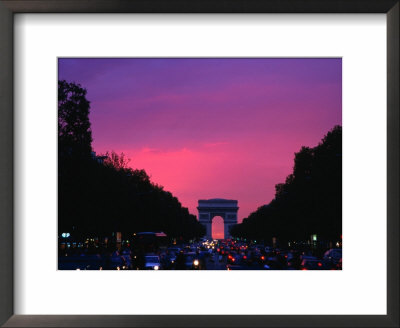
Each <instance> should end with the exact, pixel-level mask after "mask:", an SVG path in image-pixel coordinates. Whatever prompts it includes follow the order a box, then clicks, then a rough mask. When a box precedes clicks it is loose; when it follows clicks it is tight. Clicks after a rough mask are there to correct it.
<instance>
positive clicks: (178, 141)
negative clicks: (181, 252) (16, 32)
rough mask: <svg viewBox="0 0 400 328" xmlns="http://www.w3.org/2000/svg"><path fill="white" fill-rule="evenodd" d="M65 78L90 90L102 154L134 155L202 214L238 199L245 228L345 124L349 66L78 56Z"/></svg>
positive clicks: (67, 64)
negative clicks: (306, 154)
mask: <svg viewBox="0 0 400 328" xmlns="http://www.w3.org/2000/svg"><path fill="white" fill-rule="evenodd" d="M59 78H60V79H65V80H67V81H68V82H77V83H79V84H81V85H82V86H83V87H84V88H86V89H87V91H88V93H87V98H88V100H90V101H91V115H90V120H91V123H92V131H93V148H94V150H95V151H96V152H97V153H98V154H100V153H104V152H106V151H107V150H108V151H111V150H114V151H116V152H118V153H120V152H124V153H125V154H126V155H127V157H129V158H130V159H131V162H130V165H131V166H132V167H133V168H139V169H141V168H144V169H145V170H146V172H147V173H148V174H149V175H150V176H151V179H152V181H153V182H155V183H157V184H160V185H162V186H164V188H165V189H166V190H168V191H171V192H172V193H173V194H174V195H175V196H177V197H178V199H179V200H180V201H181V203H182V205H183V206H185V207H188V208H189V211H190V212H191V213H192V214H196V215H197V210H196V206H197V201H198V199H207V198H229V199H237V200H238V201H239V207H240V209H239V221H242V219H243V218H244V217H247V216H248V215H249V214H250V213H251V212H253V211H254V210H256V209H257V207H259V206H261V205H263V204H267V203H269V202H270V201H271V199H272V198H273V197H274V192H275V187H274V186H275V184H277V183H281V182H284V180H285V178H286V176H287V175H288V174H290V173H291V171H292V168H293V158H294V153H295V152H297V151H299V149H300V147H301V146H302V145H305V146H311V147H312V146H315V145H317V144H318V142H319V141H320V140H321V138H322V137H323V136H324V135H325V134H326V133H327V132H328V130H330V129H331V128H332V127H333V126H334V125H336V124H341V121H342V91H341V90H342V64H341V59H273V58H269V59H239V58H236V59H161V58H160V59H157V58H155V59H134V58H133V59H78V58H73V59H60V60H59ZM221 221H222V220H221ZM220 230H221V224H218V225H217V227H216V232H218V233H219V232H220ZM217 237H219V236H217Z"/></svg>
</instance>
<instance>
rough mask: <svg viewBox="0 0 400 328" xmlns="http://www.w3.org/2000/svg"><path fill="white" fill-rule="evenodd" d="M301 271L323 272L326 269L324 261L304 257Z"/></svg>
mask: <svg viewBox="0 0 400 328" xmlns="http://www.w3.org/2000/svg"><path fill="white" fill-rule="evenodd" d="M300 267H301V270H323V269H325V267H324V264H323V263H322V261H320V260H319V259H317V258H316V257H313V256H303V257H302V261H301V265H300Z"/></svg>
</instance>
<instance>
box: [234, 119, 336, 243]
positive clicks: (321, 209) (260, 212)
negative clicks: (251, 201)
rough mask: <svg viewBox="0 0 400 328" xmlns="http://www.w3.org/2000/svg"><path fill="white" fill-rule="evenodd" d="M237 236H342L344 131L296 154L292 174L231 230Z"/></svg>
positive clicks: (305, 238)
mask: <svg viewBox="0 0 400 328" xmlns="http://www.w3.org/2000/svg"><path fill="white" fill-rule="evenodd" d="M231 233H232V235H233V236H235V237H245V238H254V239H256V238H257V239H265V240H268V241H270V240H271V238H272V237H278V238H279V239H281V240H283V241H287V240H307V239H309V238H310V235H311V234H314V233H315V234H318V235H319V238H320V239H324V240H332V241H334V240H338V239H339V238H340V235H341V233H342V128H341V127H340V126H335V127H334V128H333V129H332V130H331V131H329V132H328V133H327V135H326V136H325V137H324V138H323V139H322V141H321V142H320V143H319V144H318V146H316V147H314V148H309V147H302V148H301V149H300V151H299V152H298V153H296V154H295V158H294V167H293V173H292V174H290V175H289V176H288V177H287V178H286V181H285V183H280V184H277V185H276V186H275V197H274V199H273V200H272V201H271V202H270V203H269V204H268V205H265V206H262V207H260V208H258V209H257V211H255V212H253V213H251V214H250V215H249V217H248V218H245V219H244V220H243V222H242V223H241V224H238V225H236V226H234V227H232V230H231Z"/></svg>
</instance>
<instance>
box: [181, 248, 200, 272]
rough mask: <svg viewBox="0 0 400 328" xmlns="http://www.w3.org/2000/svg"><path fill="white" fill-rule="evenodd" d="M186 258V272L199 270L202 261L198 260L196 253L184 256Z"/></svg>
mask: <svg viewBox="0 0 400 328" xmlns="http://www.w3.org/2000/svg"><path fill="white" fill-rule="evenodd" d="M184 256H185V269H186V270H199V269H200V260H199V259H198V257H197V255H196V253H194V252H189V253H186V254H184Z"/></svg>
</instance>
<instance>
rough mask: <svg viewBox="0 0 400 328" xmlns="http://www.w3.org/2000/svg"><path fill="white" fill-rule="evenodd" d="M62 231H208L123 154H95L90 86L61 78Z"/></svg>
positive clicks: (85, 234)
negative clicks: (92, 142) (89, 95)
mask: <svg viewBox="0 0 400 328" xmlns="http://www.w3.org/2000/svg"><path fill="white" fill-rule="evenodd" d="M58 87H59V88H58V94H59V101H58V105H59V109H58V111H59V120H58V125H59V144H58V146H59V149H58V156H59V165H58V167H59V173H58V174H59V179H58V199H59V201H58V230H59V233H61V232H64V231H69V232H73V233H74V235H75V236H76V237H77V238H79V237H81V238H83V237H90V236H109V235H110V234H111V233H112V232H116V231H121V232H122V233H123V234H124V235H130V234H132V233H133V232H138V231H164V232H165V233H167V235H168V236H169V237H175V238H182V239H190V238H193V237H201V236H202V235H204V228H203V226H202V225H201V224H200V223H199V222H198V221H197V219H196V217H195V216H194V215H191V214H189V211H188V209H187V208H184V207H182V205H181V204H180V203H179V201H178V199H177V198H176V197H174V196H173V195H172V194H171V193H170V192H168V191H165V190H163V188H162V187H161V186H158V185H156V184H154V183H152V182H151V181H150V178H149V176H148V175H147V174H146V172H145V171H144V170H134V169H132V168H129V167H128V166H127V164H128V160H127V159H126V158H125V156H124V155H123V154H121V155H118V154H116V153H114V152H111V153H106V154H105V155H104V156H95V154H94V153H93V152H92V149H91V141H92V137H91V130H90V121H89V107H90V106H89V102H88V101H87V100H86V97H85V96H86V90H85V89H83V88H81V87H80V86H79V85H76V84H74V83H67V82H65V81H59V84H58Z"/></svg>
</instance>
